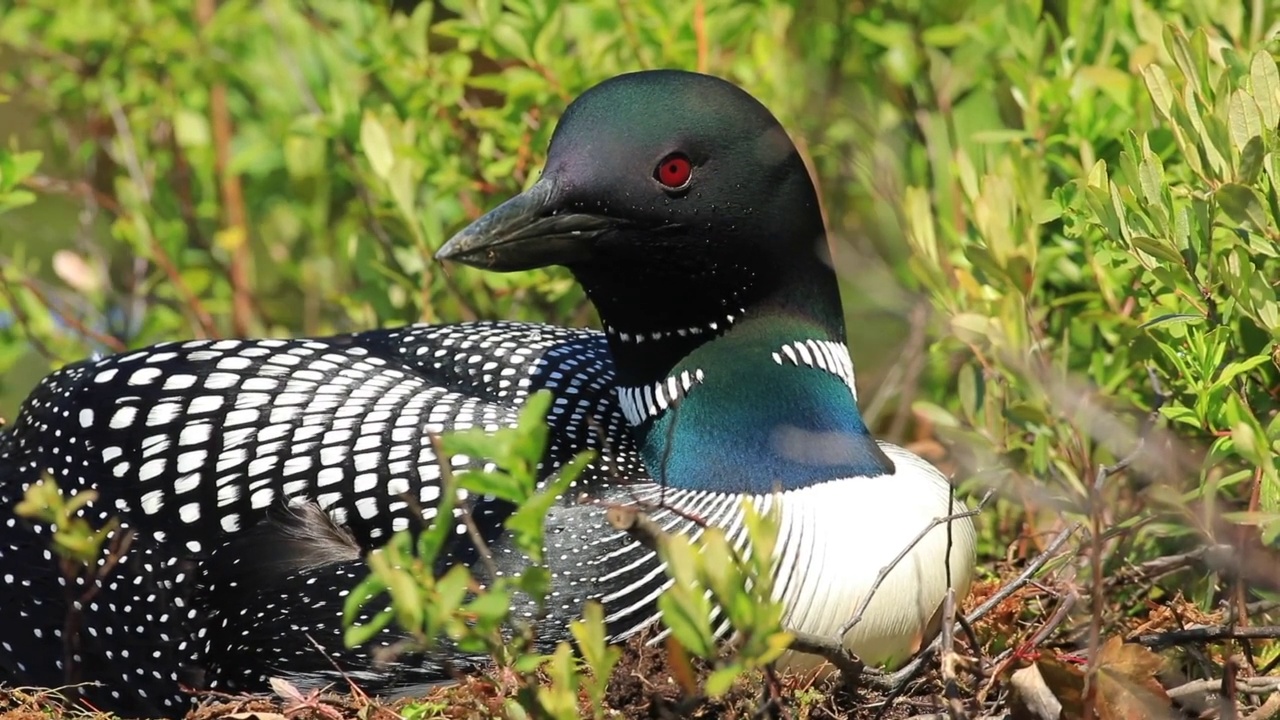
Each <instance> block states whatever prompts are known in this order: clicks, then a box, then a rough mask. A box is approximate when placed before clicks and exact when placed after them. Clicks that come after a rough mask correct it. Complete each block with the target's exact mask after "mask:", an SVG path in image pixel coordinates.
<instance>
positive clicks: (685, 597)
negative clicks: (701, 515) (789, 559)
mask: <svg viewBox="0 0 1280 720" xmlns="http://www.w3.org/2000/svg"><path fill="white" fill-rule="evenodd" d="M742 514H743V525H744V527H745V528H746V531H747V533H746V537H747V542H748V545H749V547H750V549H751V550H750V552H748V553H746V554H745V555H744V554H742V553H739V552H738V551H737V549H736V548H735V547H734V546H733V544H732V543H731V542H730V541H729V538H728V536H727V535H726V534H725V532H724V530H722V529H720V528H714V527H713V528H707V529H706V530H704V531H703V532H702V534H701V536H700V537H699V538H698V539H697V541H693V540H690V539H689V538H688V537H686V536H684V535H674V536H670V537H666V538H664V539H663V541H662V542H661V544H660V546H659V555H660V556H661V557H662V559H663V561H664V562H666V564H667V573H668V574H669V575H670V576H671V577H672V579H674V580H675V582H674V583H673V584H672V586H671V587H670V588H669V589H668V590H667V591H666V592H665V593H663V594H662V595H661V596H660V597H659V598H658V609H660V610H661V611H662V622H663V624H664V625H666V626H667V627H668V628H669V629H670V630H671V635H672V637H674V638H675V639H676V641H677V642H679V643H680V647H681V648H683V650H687V651H688V652H690V653H692V654H694V655H696V656H697V657H700V658H703V659H704V660H713V661H717V662H716V667H715V669H714V670H713V671H712V673H711V674H710V676H708V677H707V680H706V687H705V692H706V693H707V695H709V696H710V697H713V698H715V697H719V696H721V695H723V694H724V693H726V692H728V690H729V688H730V687H731V686H732V685H733V682H734V681H735V680H737V679H738V677H739V676H741V675H742V674H743V673H745V672H747V671H749V670H757V669H761V668H764V667H765V666H767V665H769V663H772V662H773V661H774V660H777V659H778V657H779V656H780V655H782V653H783V652H784V651H785V650H786V649H787V648H788V647H789V646H790V645H791V640H792V636H791V635H790V633H788V632H786V629H785V628H783V626H782V606H781V605H780V604H779V603H777V602H775V601H774V600H773V578H774V572H773V571H774V565H775V562H776V560H777V558H776V557H775V556H774V547H775V545H776V544H777V539H778V524H777V513H776V512H774V513H771V514H769V515H763V516H762V515H760V513H759V512H758V511H757V510H756V508H755V506H754V505H753V504H751V503H750V502H747V501H743V503H742ZM713 608H718V609H719V610H720V611H721V612H723V614H724V615H723V617H724V618H725V619H726V620H728V622H729V625H730V627H732V628H733V630H734V632H735V633H736V636H735V642H734V652H733V654H732V656H731V657H729V658H727V659H722V658H721V651H720V648H719V647H718V646H717V643H716V639H715V635H714V633H713V632H712V625H711V622H712V614H711V613H712V610H713Z"/></svg>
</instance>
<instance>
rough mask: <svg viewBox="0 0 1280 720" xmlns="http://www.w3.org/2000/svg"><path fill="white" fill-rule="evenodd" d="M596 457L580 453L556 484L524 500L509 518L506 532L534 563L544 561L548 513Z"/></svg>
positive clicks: (562, 471)
mask: <svg viewBox="0 0 1280 720" xmlns="http://www.w3.org/2000/svg"><path fill="white" fill-rule="evenodd" d="M593 457H595V455H594V453H592V452H591V451H590V450H584V451H582V452H580V453H578V454H577V455H576V456H574V458H573V459H572V460H570V461H569V462H567V463H565V464H564V465H563V466H561V468H560V471H559V473H558V474H557V475H556V478H555V479H554V480H552V481H551V482H549V483H547V485H546V487H544V488H543V489H542V490H540V491H539V492H538V493H537V494H535V495H534V496H533V497H531V498H529V499H528V500H525V501H524V503H523V504H522V505H521V506H520V507H519V508H518V509H517V510H516V511H515V512H514V513H512V514H511V517H509V518H507V522H506V527H507V529H508V530H510V531H511V532H512V533H513V534H514V535H515V537H516V541H517V544H518V545H519V546H520V549H521V550H523V551H524V552H525V554H527V555H529V557H531V558H533V559H534V561H536V562H537V561H541V558H542V546H543V542H542V539H543V534H544V529H543V528H544V525H545V523H546V518H547V511H548V510H550V509H551V506H552V505H553V504H555V502H556V500H558V499H559V498H560V496H561V495H563V494H564V493H565V491H567V490H568V489H569V485H571V484H572V483H573V481H574V480H576V479H577V478H578V476H579V475H580V474H582V470H583V469H584V468H585V467H586V466H587V464H588V463H590V462H591V459H592V458H593Z"/></svg>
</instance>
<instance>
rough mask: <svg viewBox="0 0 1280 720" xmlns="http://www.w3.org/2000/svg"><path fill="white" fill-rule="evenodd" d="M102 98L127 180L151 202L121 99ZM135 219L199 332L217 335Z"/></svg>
mask: <svg viewBox="0 0 1280 720" xmlns="http://www.w3.org/2000/svg"><path fill="white" fill-rule="evenodd" d="M104 99H105V101H106V102H107V105H108V109H109V110H110V111H111V122H112V123H113V124H114V125H115V131H116V136H117V137H118V138H120V146H121V148H123V152H124V161H125V162H124V164H125V167H126V168H127V169H128V170H129V179H130V180H132V181H133V184H134V186H135V187H136V188H137V190H138V193H139V194H140V195H141V196H142V201H143V202H145V203H147V204H150V203H151V185H150V183H148V182H147V177H146V175H145V174H144V173H143V172H142V165H141V164H139V162H138V148H137V146H135V145H134V143H133V128H132V127H130V125H129V118H128V117H127V116H126V115H125V114H124V108H122V107H121V106H120V101H119V100H117V99H116V96H115V95H114V94H113V93H111V92H108V93H107V94H106V97H105V98H104ZM133 215H134V213H132V212H131V213H130V216H133ZM134 219H135V220H136V221H137V226H138V229H139V231H140V232H141V233H142V235H144V236H145V239H146V241H147V243H148V244H149V245H150V246H151V253H152V255H153V258H152V260H154V261H155V263H156V265H159V266H160V269H161V270H163V271H164V274H165V276H166V277H168V278H169V282H170V283H171V284H172V285H173V287H174V289H176V290H177V291H178V294H179V295H180V296H182V301H183V303H184V304H185V305H186V307H187V309H189V310H190V311H191V313H192V314H193V315H195V319H196V322H197V323H198V324H199V326H200V331H201V332H202V333H203V335H204V337H217V335H218V331H217V327H216V326H215V325H214V323H213V316H212V315H210V314H209V311H208V310H206V309H205V307H204V303H202V302H200V298H199V297H198V296H197V295H196V294H195V293H194V292H192V291H191V288H190V287H188V286H187V282H186V281H185V280H183V279H182V273H180V272H178V266H177V265H175V264H174V262H173V259H172V258H170V257H169V253H167V252H166V251H165V249H164V247H163V246H162V245H161V244H160V241H159V240H157V239H156V238H155V236H154V235H153V234H152V233H151V228H150V226H148V225H147V223H146V221H145V219H144V218H134Z"/></svg>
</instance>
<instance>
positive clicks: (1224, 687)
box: [1218, 657, 1240, 720]
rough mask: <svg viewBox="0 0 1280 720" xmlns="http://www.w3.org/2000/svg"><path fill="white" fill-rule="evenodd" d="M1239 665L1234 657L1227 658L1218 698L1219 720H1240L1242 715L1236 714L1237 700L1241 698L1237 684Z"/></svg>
mask: <svg viewBox="0 0 1280 720" xmlns="http://www.w3.org/2000/svg"><path fill="white" fill-rule="evenodd" d="M1236 675H1237V663H1236V659H1235V658H1233V657H1229V658H1227V661H1226V662H1225V663H1223V668H1222V684H1221V685H1220V687H1221V692H1220V694H1219V696H1218V718H1219V720H1239V718H1240V713H1238V712H1236V707H1237V705H1236V700H1237V698H1239V696H1240V693H1239V691H1238V690H1239V685H1238V684H1237V683H1236Z"/></svg>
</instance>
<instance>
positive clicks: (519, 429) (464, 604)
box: [344, 390, 792, 719]
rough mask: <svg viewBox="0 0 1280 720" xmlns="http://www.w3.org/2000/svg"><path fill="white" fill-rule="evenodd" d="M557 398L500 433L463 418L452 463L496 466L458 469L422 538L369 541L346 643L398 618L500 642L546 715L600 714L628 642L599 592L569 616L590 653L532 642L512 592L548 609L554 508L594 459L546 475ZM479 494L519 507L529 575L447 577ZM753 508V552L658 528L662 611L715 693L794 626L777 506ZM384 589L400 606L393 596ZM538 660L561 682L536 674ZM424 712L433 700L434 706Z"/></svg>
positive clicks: (428, 631) (749, 516)
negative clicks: (550, 418) (785, 613)
mask: <svg viewBox="0 0 1280 720" xmlns="http://www.w3.org/2000/svg"><path fill="white" fill-rule="evenodd" d="M551 399H552V396H551V394H550V393H549V392H548V391H545V390H544V391H540V392H538V393H536V394H535V395H533V396H532V397H531V398H530V400H529V402H528V404H527V405H526V406H525V407H524V409H523V410H522V411H521V414H520V419H519V422H518V423H517V424H516V426H514V427H511V428H504V429H500V430H498V431H496V432H493V433H485V432H482V431H479V430H462V431H456V432H452V433H447V434H445V435H443V436H442V437H441V439H440V442H439V448H440V449H441V450H442V453H441V457H442V458H444V461H443V462H442V467H446V468H447V467H451V466H452V464H453V463H452V458H454V457H457V456H460V455H464V456H466V457H467V458H469V459H472V460H481V461H483V462H484V467H483V469H473V470H467V471H464V472H462V473H460V474H458V475H457V476H454V475H452V474H450V473H446V474H445V477H444V478H443V488H442V489H441V498H440V505H439V507H438V508H437V513H436V515H435V517H434V519H433V520H432V522H431V523H430V525H429V526H428V527H427V528H426V529H425V530H423V531H422V532H420V533H418V535H417V537H416V538H415V537H414V535H413V534H412V533H410V532H407V531H406V532H400V533H396V534H395V535H394V536H393V537H392V539H391V541H390V542H388V543H387V545H386V546H384V547H382V548H380V549H378V550H375V551H373V552H372V553H370V554H369V559H368V561H369V567H370V575H369V577H368V578H367V579H366V580H365V581H364V582H362V583H361V584H360V586H358V587H357V588H356V589H355V590H354V591H353V592H352V593H351V594H350V595H349V596H348V597H347V602H346V607H345V610H344V621H345V622H346V623H347V631H346V642H347V644H348V645H359V644H363V643H365V642H367V641H368V640H370V639H371V638H372V637H373V636H374V635H375V634H377V633H378V632H379V631H380V630H382V629H383V628H385V627H387V626H388V625H389V624H390V623H392V622H395V623H396V624H397V625H398V626H399V627H400V628H401V629H403V630H405V631H407V632H408V633H409V634H410V635H411V637H412V638H413V643H412V646H409V647H405V648H402V649H403V650H431V649H438V648H439V647H440V641H441V640H442V639H444V638H447V639H448V640H449V641H451V643H452V644H453V646H455V647H457V648H459V649H461V650H465V651H470V652H475V653H483V654H488V655H490V656H491V657H493V658H494V659H495V660H496V661H497V662H499V663H501V664H503V665H505V666H506V667H508V668H510V669H511V670H512V671H513V672H515V673H516V674H517V675H518V676H519V677H520V679H521V686H520V688H519V690H518V694H517V697H518V699H519V700H520V701H521V705H522V706H523V708H524V709H525V710H527V711H530V712H534V713H535V714H536V715H537V716H538V717H548V718H566V719H568V718H576V717H579V712H580V710H579V706H580V704H581V703H580V699H579V697H580V694H585V697H586V699H587V701H588V702H589V703H590V707H591V709H592V713H593V714H594V717H596V718H602V717H605V713H606V707H605V704H604V699H605V687H606V683H607V682H608V679H609V677H610V675H611V674H612V672H613V669H614V666H616V665H617V663H618V661H619V659H620V658H621V654H622V653H621V650H620V649H619V648H617V647H614V646H611V645H610V644H609V643H608V642H607V639H606V638H607V633H606V628H605V622H604V611H603V609H602V608H601V607H600V605H599V604H598V603H595V602H592V603H588V604H587V606H586V607H585V608H584V615H583V618H582V619H580V620H577V621H575V622H573V623H572V624H571V625H570V627H569V630H570V633H571V635H572V637H573V640H574V643H575V646H576V649H577V654H578V657H579V658H580V660H579V659H578V658H575V656H574V648H573V647H571V646H570V645H569V644H568V643H565V642H561V643H559V644H558V645H557V646H556V649H555V651H554V652H553V653H552V654H550V655H540V654H538V653H536V652H534V651H533V650H532V648H531V644H532V641H533V638H534V637H536V635H537V628H536V627H534V626H533V624H531V623H528V622H526V621H525V620H524V619H523V618H521V617H520V616H519V614H517V613H514V612H512V599H513V597H516V596H520V595H523V596H524V597H528V598H531V599H532V600H533V602H534V603H535V604H536V606H537V607H538V608H539V609H541V608H543V607H545V603H546V599H547V594H548V593H549V592H550V587H549V582H550V573H549V571H548V569H547V568H546V566H545V564H544V563H543V552H544V540H545V528H544V522H545V516H546V512H547V510H548V509H549V508H550V505H551V503H552V502H555V501H556V500H557V499H559V498H560V497H561V496H562V495H563V494H564V492H565V491H566V490H567V488H568V485H569V483H571V482H572V481H573V480H574V479H575V478H576V477H578V475H579V474H580V473H581V470H582V467H583V466H584V465H585V463H586V462H587V461H588V460H589V457H588V456H587V455H586V454H583V455H580V456H578V457H577V458H575V459H574V460H573V461H571V462H569V463H566V464H565V465H564V466H563V467H562V468H561V469H560V471H559V472H558V473H557V474H556V475H555V477H553V478H552V479H551V480H549V481H547V482H546V483H544V485H543V486H542V487H541V488H539V487H538V486H537V467H538V465H537V461H538V459H539V458H541V457H542V454H543V451H544V450H545V449H546V443H547V439H548V438H547V426H546V423H545V422H544V419H545V418H546V413H547V411H548V410H549V409H550V406H551ZM468 494H469V495H492V496H493V497H495V498H498V499H502V500H506V501H508V502H511V503H512V504H513V505H515V506H516V507H517V508H518V509H517V511H516V512H514V513H513V514H512V515H511V516H510V517H509V518H508V519H507V520H506V528H507V530H508V531H510V533H511V537H512V540H513V543H514V545H515V546H516V547H517V548H519V549H520V551H521V552H522V553H523V554H524V556H525V558H526V561H527V563H528V564H527V566H526V567H525V568H524V570H523V571H522V572H521V573H520V574H516V575H504V576H502V577H497V578H494V579H493V580H492V581H491V582H490V584H488V585H482V584H481V583H479V582H477V581H476V580H475V578H474V577H473V571H472V570H471V569H468V568H467V567H465V566H462V565H454V566H452V567H450V568H449V569H448V570H447V571H445V572H444V573H443V575H439V576H437V570H438V564H437V562H436V559H437V557H438V556H439V553H440V551H441V550H442V548H443V547H444V543H445V541H447V540H448V539H449V538H451V537H454V536H455V535H456V533H455V523H456V522H463V523H464V524H465V525H466V526H467V528H468V530H469V531H472V532H473V538H474V537H478V533H474V530H475V529H474V528H473V527H472V526H471V525H470V524H469V523H470V522H471V519H470V517H469V515H468V512H467V510H466V507H465V503H466V500H465V498H466V497H467V496H468ZM742 513H743V525H744V527H745V529H746V536H745V537H746V541H747V543H748V545H749V547H750V548H751V551H750V552H748V553H745V554H744V553H742V552H740V551H739V549H738V548H737V547H735V546H734V545H733V544H732V543H731V542H730V540H729V538H728V536H727V535H726V534H725V532H724V531H723V530H721V529H720V528H707V529H706V530H704V531H703V532H702V533H701V536H700V537H699V538H698V539H697V540H692V539H690V538H689V537H687V536H685V535H668V534H666V533H661V531H660V530H658V531H656V532H657V533H660V534H659V535H658V537H657V539H656V540H655V541H656V542H657V543H658V552H659V555H660V557H661V558H662V560H663V561H664V562H665V563H666V564H667V572H668V574H670V575H671V577H672V578H673V579H674V580H675V582H674V584H673V585H672V586H671V587H670V588H669V589H668V590H667V591H666V592H665V593H663V594H662V596H660V597H659V599H658V607H659V609H660V610H661V611H662V615H663V617H662V619H663V623H664V624H665V625H666V626H667V628H669V629H670V631H671V634H672V636H673V637H674V638H675V640H676V641H677V642H678V643H679V648H682V649H677V650H675V652H680V653H683V652H684V651H685V650H687V651H688V652H690V653H692V654H693V655H695V656H697V657H700V658H702V659H704V660H708V661H712V662H713V663H714V664H715V668H714V670H713V671H712V673H711V674H710V676H709V677H708V678H707V681H706V688H705V692H706V693H707V695H709V696H710V697H719V696H720V695H723V694H724V693H725V692H726V691H728V689H729V687H730V686H731V685H732V683H733V682H734V681H735V680H736V679H737V678H738V677H739V676H741V675H742V674H743V673H745V672H747V671H749V670H755V669H760V668H763V667H765V666H767V665H768V664H769V663H771V662H773V661H774V660H776V659H777V658H778V656H779V655H781V654H782V652H783V651H785V650H786V649H787V647H788V646H789V645H790V643H791V639H792V638H791V635H790V634H789V633H787V632H786V631H785V630H784V628H783V627H782V607H781V605H780V604H779V603H777V602H776V601H774V600H773V577H774V572H773V571H774V563H775V560H776V558H775V557H774V547H775V545H776V543H777V537H778V527H777V518H776V512H775V513H772V514H769V515H761V514H760V513H759V512H758V511H757V510H756V508H755V506H754V505H752V504H751V503H749V502H745V501H744V503H743V505H742ZM601 519H602V522H603V513H602V518H601ZM486 551H487V549H486ZM481 565H482V567H483V563H482V564H481ZM380 602H387V603H388V606H387V607H385V608H381V607H380V606H379V605H378V603H380ZM713 607H718V608H719V609H720V610H721V611H722V612H723V613H724V615H723V617H724V618H725V619H726V620H728V622H729V624H730V626H731V627H732V628H733V630H734V631H735V633H736V637H737V640H736V642H735V647H734V651H733V652H732V653H731V654H730V655H729V656H727V657H724V656H723V654H722V652H721V650H720V648H719V647H718V644H717V642H716V639H715V636H714V633H713V628H712V625H711V622H712V609H713ZM370 608H376V612H375V614H374V615H373V616H372V617H371V618H370V619H369V620H368V621H367V622H364V623H359V624H357V623H356V622H355V621H356V619H357V618H358V617H359V616H360V613H361V611H362V610H369V609H370ZM534 615H535V616H540V615H541V612H540V611H539V612H535V613H534ZM538 670H542V671H543V672H544V673H545V674H546V676H547V677H548V678H549V680H550V682H549V683H542V684H539V683H538V682H537V680H536V672H537V671H538ZM584 671H585V672H584ZM421 712H422V713H423V714H425V713H426V712H428V709H427V708H426V707H425V706H424V707H423V708H422V709H421Z"/></svg>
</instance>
